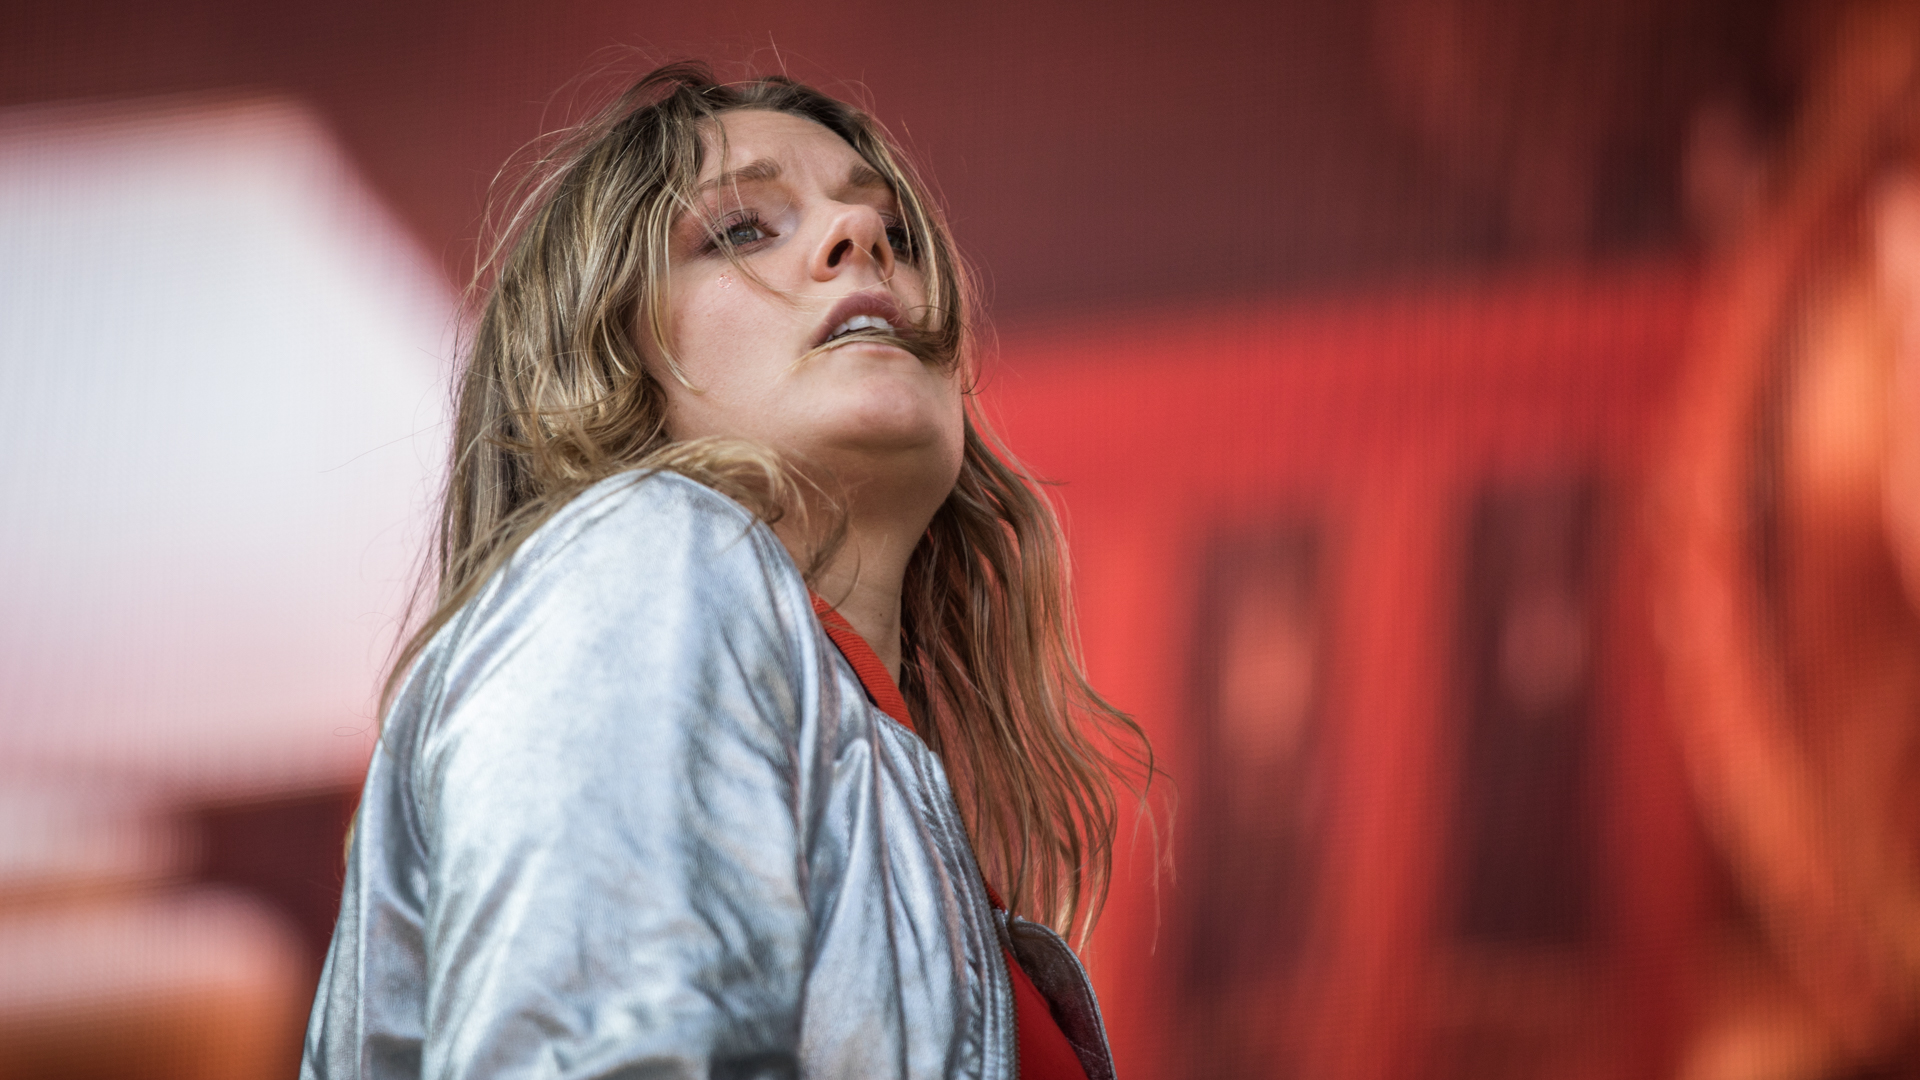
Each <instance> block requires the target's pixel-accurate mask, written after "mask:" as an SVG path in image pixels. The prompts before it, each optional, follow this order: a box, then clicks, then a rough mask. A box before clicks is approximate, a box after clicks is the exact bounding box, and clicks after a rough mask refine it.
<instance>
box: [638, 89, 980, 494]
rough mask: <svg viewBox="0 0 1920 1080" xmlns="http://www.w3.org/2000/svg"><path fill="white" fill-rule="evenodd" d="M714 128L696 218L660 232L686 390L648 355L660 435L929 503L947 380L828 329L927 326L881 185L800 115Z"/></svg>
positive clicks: (938, 469)
mask: <svg viewBox="0 0 1920 1080" xmlns="http://www.w3.org/2000/svg"><path fill="white" fill-rule="evenodd" d="M721 123H722V125H723V126H724V127H725V132H726V139H725V148H726V156H725V158H724V159H721V157H720V154H719V152H718V151H719V148H720V143H719V140H717V139H710V140H709V142H708V148H709V153H708V155H707V157H708V164H707V165H706V167H705V169H704V171H703V172H702V174H701V177H700V183H699V185H698V187H697V189H696V192H695V195H694V199H693V203H694V206H695V207H696V211H697V212H691V213H685V214H682V215H681V217H680V219H679V220H678V221H677V222H675V224H674V227H673V233H672V248H671V256H670V258H671V263H670V265H671V275H670V280H669V283H668V299H667V308H668V320H667V340H668V341H669V342H670V343H671V345H672V347H673V350H674V355H675V359H677V360H678V361H679V364H680V368H681V371H682V372H683V373H684V374H685V376H686V380H687V383H691V384H692V385H691V386H688V385H686V384H685V383H682V382H680V381H679V380H677V379H675V378H674V377H673V375H672V374H671V373H670V372H668V371H666V370H665V365H664V364H659V363H658V358H657V357H650V358H649V359H650V361H651V362H653V363H655V368H654V374H655V376H656V377H657V378H658V379H659V381H660V384H661V385H662V386H663V387H665V389H666V394H667V402H668V404H667V428H668V432H669V434H670V435H671V436H672V437H673V438H675V439H690V438H698V437H701V436H709V435H717V436H727V437H735V438H744V439H750V440H753V441H756V442H759V443H762V444H764V445H767V446H770V447H772V448H774V449H776V450H779V451H781V452H784V453H788V454H791V455H793V456H795V457H797V458H798V459H799V460H800V461H803V462H806V463H809V464H811V465H813V466H816V467H823V468H825V469H826V470H827V471H828V472H829V473H830V474H831V475H832V476H833V477H834V478H835V479H836V480H838V481H839V482H841V483H842V484H848V485H858V486H866V485H869V484H871V483H872V482H873V481H876V480H877V481H881V482H882V486H883V487H889V488H897V487H901V486H902V485H904V486H906V487H908V488H916V487H917V488H925V489H927V491H926V497H929V498H931V499H932V500H933V504H934V505H935V506H937V505H938V501H939V500H940V499H944V498H945V497H946V494H947V492H948V491H950V490H951V489H952V486H953V482H954V479H955V477H956V476H957V475H958V473H959V467H960V455H961V444H962V412H961V393H960V383H959V379H960V375H959V372H958V371H957V370H949V371H943V370H940V369H939V368H938V367H936V366H934V365H930V364H927V363H923V362H922V361H921V360H919V359H918V358H916V357H915V356H913V355H912V354H910V353H908V352H906V351H905V350H903V349H901V348H899V347H897V346H894V345H890V344H885V343H883V342H880V341H877V340H873V339H871V338H866V337H862V336H860V335H857V334H856V335H854V336H851V337H845V338H841V337H840V336H839V335H842V334H845V333H847V332H848V331H849V330H858V329H861V328H866V329H880V328H883V323H884V325H885V326H892V327H904V326H907V325H910V324H917V323H918V322H919V321H920V320H922V319H924V318H925V305H926V302H927V296H926V281H925V277H924V275H923V274H922V272H921V270H920V268H919V267H917V266H916V265H914V264H913V263H912V262H910V261H909V260H908V258H907V247H906V231H905V229H904V227H903V225H902V221H901V217H900V213H899V207H898V205H897V203H896V200H895V199H894V196H893V192H892V191H891V189H890V188H889V187H888V186H887V183H886V181H885V180H884V179H883V178H882V177H881V176H880V175H879V174H878V173H876V172H874V171H873V169H872V168H870V167H869V166H868V165H867V163H866V161H865V160H864V159H863V158H861V157H860V155H859V154H858V153H856V152H855V151H854V149H853V147H851V146H849V145H848V144H847V143H846V141H845V140H843V139H841V138H840V137H839V136H838V135H835V134H834V133H833V132H831V131H829V130H827V129H826V128H824V127H822V126H820V125H819V124H816V123H814V122H812V121H810V120H805V119H802V118H800V117H797V116H793V115H790V114H787V113H778V112H768V111H764V110H742V111H739V112H732V113H727V114H725V115H724V117H723V118H722V120H721ZM716 233H717V234H720V235H723V236H725V237H726V238H727V239H728V240H729V241H730V242H731V244H732V246H733V249H734V251H735V253H736V258H738V260H739V261H740V262H741V263H742V264H744V265H745V266H746V267H749V268H751V269H752V271H753V273H754V274H755V275H757V276H758V277H759V279H760V282H758V283H756V282H755V281H754V280H753V279H752V278H750V277H747V276H745V275H743V274H742V273H741V272H740V270H739V269H738V268H736V267H735V266H734V265H733V264H732V263H730V262H729V261H728V259H727V258H726V255H725V254H724V252H723V250H722V249H721V247H720V246H719V244H717V243H716V242H715V234H716ZM640 340H641V341H642V342H645V341H646V338H645V336H644V335H642V336H641V337H640ZM834 341H840V344H837V345H836V344H832V343H833V342H834ZM823 343H825V344H827V345H828V347H827V348H826V349H824V350H823V351H818V352H816V351H815V350H816V349H818V348H819V347H820V346H821V345H822V344H823ZM647 351H649V352H650V351H651V350H647ZM810 354H811V355H810ZM803 358H804V359H803ZM929 512H930V511H929Z"/></svg>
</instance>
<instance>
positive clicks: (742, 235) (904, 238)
mask: <svg viewBox="0 0 1920 1080" xmlns="http://www.w3.org/2000/svg"><path fill="white" fill-rule="evenodd" d="M881 220H883V221H884V222H886V231H887V246H888V247H890V248H892V249H893V257H894V258H895V259H898V260H899V261H901V262H904V263H907V264H909V265H917V264H918V263H919V257H918V246H917V245H916V244H915V243H914V238H913V231H912V230H911V229H909V228H907V224H906V222H904V221H901V220H900V219H898V218H896V217H893V216H892V215H890V214H885V215H882V216H881ZM778 235H780V234H779V233H776V232H774V231H773V230H772V229H770V228H768V227H767V223H766V220H765V219H764V218H762V217H761V216H760V211H758V210H740V211H737V212H735V213H732V214H728V215H727V216H726V217H724V218H722V219H720V220H719V221H718V222H716V223H714V225H713V226H712V227H711V228H709V229H708V230H707V232H706V239H705V241H704V242H703V243H702V244H701V248H700V252H701V254H703V255H711V254H717V253H719V252H720V251H721V249H723V248H724V249H727V250H731V251H739V250H741V249H743V248H749V247H752V246H753V245H755V244H757V243H759V242H760V241H762V240H771V239H773V238H774V237H776V236H778Z"/></svg>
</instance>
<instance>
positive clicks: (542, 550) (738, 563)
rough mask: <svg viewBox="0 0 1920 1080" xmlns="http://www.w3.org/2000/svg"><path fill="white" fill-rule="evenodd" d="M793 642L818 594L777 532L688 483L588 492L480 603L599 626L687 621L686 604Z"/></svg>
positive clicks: (628, 484)
mask: <svg viewBox="0 0 1920 1080" xmlns="http://www.w3.org/2000/svg"><path fill="white" fill-rule="evenodd" d="M687 604H691V605H692V606H691V608H690V609H689V610H690V612H691V613H695V614H702V615H706V616H710V617H715V618H720V619H722V620H727V619H728V617H729V616H751V617H752V618H754V619H757V620H760V621H762V622H767V621H771V623H772V624H773V625H775V626H778V627H779V628H780V629H782V630H784V631H787V632H789V633H791V632H795V631H797V630H799V629H801V628H802V627H804V626H806V623H805V622H804V621H803V620H802V618H801V616H802V615H804V614H806V613H808V612H809V611H810V608H809V607H808V601H807V592H806V585H805V583H804V582H803V581H802V580H801V578H800V573H799V571H798V569H797V568H795V566H794V565H793V560H792V558H791V557H790V556H789V555H788V554H787V550H786V548H785V546H783V545H782V544H781V543H780V541H779V540H778V538H776V537H775V536H774V535H773V532H772V531H771V530H770V529H768V528H767V527H766V525H765V524H764V523H762V522H761V521H759V520H758V519H757V518H755V517H754V516H753V515H752V514H750V513H749V512H748V511H747V510H746V509H745V508H744V507H742V506H741V505H740V504H738V503H736V502H734V501H733V500H731V499H729V498H727V497H726V496H724V495H722V494H720V493H719V492H717V491H714V490H713V489H712V488H709V487H706V486H705V485H703V484H700V483H698V482H696V481H693V480H690V479H688V478H687V477H684V476H681V475H679V474H677V473H665V472H653V473H623V474H621V475H618V476H614V477H610V478H608V479H606V480H603V481H601V482H600V483H598V484H596V485H594V486H593V487H591V488H588V489H587V490H586V491H584V492H582V493H581V494H580V495H579V496H578V497H576V498H575V499H574V500H573V501H572V502H570V503H568V504H567V505H566V506H565V507H562V508H561V509H560V511H559V512H557V513H556V514H554V516H553V517H552V518H551V519H550V520H548V521H547V522H546V523H545V524H544V525H542V526H541V527H540V528H539V529H538V530H537V531H535V532H534V534H533V535H532V536H530V537H528V538H527V540H526V542H525V543H523V544H522V545H521V547H520V549H519V550H518V551H516V552H514V554H513V556H512V557H511V558H509V559H508V560H507V562H506V564H505V565H504V566H502V567H501V569H500V570H499V571H498V572H497V573H496V574H495V576H494V579H493V580H492V581H490V582H489V583H488V584H487V586H486V587H485V588H484V589H482V590H481V592H480V594H479V595H478V596H476V597H475V600H474V603H473V607H474V608H475V611H474V612H473V614H474V615H476V616H478V617H479V619H480V621H484V620H485V619H486V617H487V616H489V615H492V614H496V613H498V612H499V610H500V609H502V608H506V609H513V610H516V611H524V609H525V608H526V607H527V606H528V605H537V606H539V607H543V608H556V607H558V608H564V609H566V610H567V611H568V612H569V614H570V615H571V616H573V617H576V618H588V619H589V620H590V621H591V619H592V617H593V616H594V615H595V614H596V613H597V614H598V615H599V616H601V617H603V618H609V619H621V618H626V617H631V616H636V615H652V616H655V617H668V618H677V617H678V612H679V608H677V607H675V605H687Z"/></svg>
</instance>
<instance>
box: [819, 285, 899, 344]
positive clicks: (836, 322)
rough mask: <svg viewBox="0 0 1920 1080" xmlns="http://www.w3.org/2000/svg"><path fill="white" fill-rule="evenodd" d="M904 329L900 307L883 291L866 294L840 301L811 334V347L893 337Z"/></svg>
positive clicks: (854, 295) (859, 293)
mask: <svg viewBox="0 0 1920 1080" xmlns="http://www.w3.org/2000/svg"><path fill="white" fill-rule="evenodd" d="M904 325H906V320H905V319H904V318H903V317H902V316H901V314H900V305H899V304H897V303H895V302H894V299H893V297H891V296H889V295H887V293H885V292H884V291H880V290H868V291H866V292H858V293H854V294H853V295H851V296H847V297H843V298H842V299H841V300H840V302H839V303H837V304H835V305H833V310H832V311H829V312H828V313H827V317H826V318H825V319H822V320H821V321H820V328H819V329H818V330H815V331H814V335H815V336H814V340H813V347H814V348H816V349H817V348H820V347H821V346H823V345H832V344H835V343H838V342H843V341H846V340H848V339H850V338H854V339H857V338H862V337H876V336H879V335H884V334H893V333H896V332H898V330H899V329H900V328H901V327H902V326H904Z"/></svg>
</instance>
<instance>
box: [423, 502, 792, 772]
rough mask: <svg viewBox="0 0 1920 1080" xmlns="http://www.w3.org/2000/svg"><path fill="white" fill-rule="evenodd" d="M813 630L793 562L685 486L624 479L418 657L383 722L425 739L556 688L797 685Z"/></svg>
mask: <svg viewBox="0 0 1920 1080" xmlns="http://www.w3.org/2000/svg"><path fill="white" fill-rule="evenodd" d="M814 622H815V620H814V616H813V611H812V606H811V603H810V600H809V597H808V594H807V587H806V584H805V582H804V581H803V580H802V579H801V576H800V573H799V571H798V569H797V568H795V566H794V564H793V560H792V558H791V557H790V556H789V555H788V554H787V551H786V548H785V547H784V546H783V545H782V544H781V543H780V541H779V540H778V538H776V537H775V536H774V535H773V533H772V531H771V530H770V529H768V528H767V527H766V525H765V524H764V523H762V522H760V521H759V520H758V519H757V518H755V517H754V516H753V515H752V514H750V513H749V512H748V511H747V510H746V509H745V508H744V507H742V506H740V505H739V504H738V503H736V502H734V501H733V500H731V499H728V498H727V497H726V496H724V495H721V494H720V493H719V492H716V491H714V490H713V489H711V488H708V487H706V486H704V485H702V484H699V483H697V482H695V481H693V480H690V479H688V478H686V477H684V476H680V475H678V474H673V473H624V474H621V475H619V476H614V477H610V478H608V479H607V480H604V481H602V482H600V483H599V484H596V485H594V486H593V487H591V488H589V489H587V490H586V491H584V492H582V493H581V494H580V495H579V496H578V497H577V498H575V499H574V500H573V501H572V502H570V503H568V504H567V505H566V506H565V507H563V508H561V509H560V510H559V511H558V512H557V513H555V514H554V515H553V517H552V518H550V519H549V520H548V521H547V522H546V523H545V524H543V525H542V526H541V527H540V528H539V529H538V530H536V531H535V532H534V533H533V535H532V536H530V537H528V539H527V540H526V541H525V542H524V543H523V544H521V545H520V548H519V549H518V550H517V551H515V552H514V553H513V555H512V556H511V557H510V558H509V559H508V560H507V561H506V563H505V564H504V565H503V566H501V567H500V569H498V570H497V571H495V573H494V575H493V577H492V578H491V579H489V580H488V582H487V583H486V585H485V586H483V587H482V589H481V590H480V591H479V593H478V594H476V595H475V596H474V597H473V599H472V600H470V601H469V602H468V603H467V604H466V606H465V607H463V608H462V609H461V610H460V611H459V612H458V613H456V614H455V616H454V617H453V618H452V619H451V620H449V622H448V624H447V625H446V626H445V627H443V628H442V629H441V631H440V633H439V634H437V635H436V636H435V639H434V640H433V642H432V643H431V644H430V645H429V646H428V647H427V649H426V650H424V651H423V653H422V655H421V657H420V660H419V661H418V662H417V663H416V665H415V669H414V671H413V672H411V673H410V674H409V676H408V678H407V680H406V684H405V685H404V686H403V688H402V689H401V692H400V694H399V695H398V697H397V699H396V702H395V709H394V711H393V714H392V716H391V717H390V719H392V720H396V721H399V722H400V726H401V727H403V728H405V727H414V728H415V733H416V735H418V736H425V735H426V734H427V730H426V729H430V728H435V727H439V726H441V725H440V723H439V721H441V720H444V719H445V718H446V714H447V712H448V711H449V710H450V709H453V708H455V707H457V706H458V705H460V704H461V703H462V702H463V701H465V700H467V699H469V698H471V697H473V696H474V695H476V694H480V695H483V696H484V695H487V694H498V693H502V692H506V691H509V690H519V689H526V688H531V687H533V686H537V685H541V684H547V683H551V682H560V683H562V684H563V686H564V689H565V692H566V693H567V694H568V695H569V696H570V697H572V698H573V699H574V700H576V701H577V700H579V699H581V698H592V697H597V696H600V695H603V694H606V693H608V692H610V691H611V690H613V689H614V688H625V689H630V688H635V687H638V686H641V685H648V684H650V685H654V686H659V685H661V684H662V683H664V682H666V681H670V680H668V679H667V678H666V676H668V675H669V674H671V675H672V676H674V680H679V679H684V678H686V677H687V676H688V675H690V674H692V673H694V672H697V671H699V670H701V669H703V668H705V667H706V666H708V665H710V664H712V663H714V662H716V661H719V660H721V659H724V658H731V659H732V660H733V661H734V662H740V661H744V660H746V659H747V658H749V657H754V658H757V659H758V660H759V666H763V668H764V670H766V671H776V670H777V671H786V672H797V671H803V670H806V669H807V668H809V667H811V666H812V665H811V663H810V661H809V657H810V655H811V654H812V653H814V652H816V651H817V643H816V642H815V641H814V640H813V639H814V638H815V637H816V636H817V635H816V633H815V626H814ZM556 689H558V688H556Z"/></svg>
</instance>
